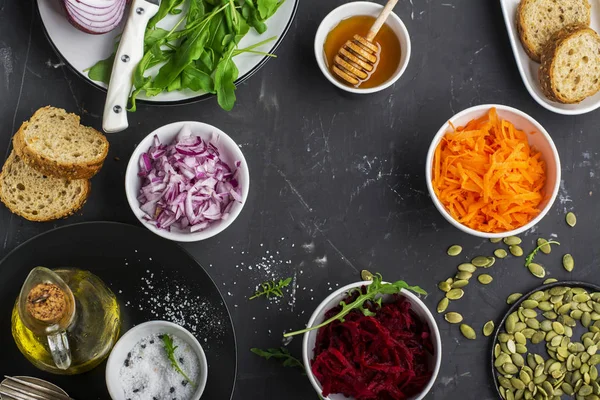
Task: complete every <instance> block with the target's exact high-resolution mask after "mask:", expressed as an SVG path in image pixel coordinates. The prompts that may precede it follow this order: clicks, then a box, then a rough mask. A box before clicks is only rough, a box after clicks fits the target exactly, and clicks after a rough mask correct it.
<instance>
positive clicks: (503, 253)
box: [494, 249, 508, 258]
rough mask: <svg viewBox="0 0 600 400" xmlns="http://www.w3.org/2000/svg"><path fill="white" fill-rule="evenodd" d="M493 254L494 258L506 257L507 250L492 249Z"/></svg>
mask: <svg viewBox="0 0 600 400" xmlns="http://www.w3.org/2000/svg"><path fill="white" fill-rule="evenodd" d="M494 255H495V256H496V258H506V256H508V252H507V251H506V250H504V249H496V250H494Z"/></svg>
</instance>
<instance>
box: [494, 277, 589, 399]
mask: <svg viewBox="0 0 600 400" xmlns="http://www.w3.org/2000/svg"><path fill="white" fill-rule="evenodd" d="M555 286H569V287H581V288H584V289H587V290H588V291H592V292H600V286H598V285H594V284H593V283H587V282H580V281H559V282H553V283H549V284H547V285H541V286H538V287H536V288H535V289H533V290H532V291H530V292H528V293H525V294H524V295H523V296H521V297H520V298H519V300H517V301H516V302H515V303H513V304H512V305H511V307H510V308H509V309H508V311H507V312H506V313H505V314H504V316H503V317H502V320H501V321H500V323H499V324H498V325H497V328H496V331H495V332H494V337H493V340H492V349H491V352H490V360H491V363H490V367H491V369H490V371H491V373H492V379H493V381H494V387H495V388H496V393H498V398H499V399H502V396H501V395H500V390H498V378H497V377H496V368H495V367H494V346H495V345H496V342H497V341H498V334H500V333H501V332H504V323H505V322H506V318H507V317H508V316H509V315H510V314H512V313H513V312H514V311H516V310H517V309H518V308H519V306H520V305H521V303H522V302H523V301H524V300H527V298H528V297H529V296H531V295H532V294H533V293H535V292H537V291H538V290H546V289H550V288H553V287H555ZM573 336H576V333H574V334H573ZM542 343H546V342H542ZM540 345H541V344H540ZM536 346H537V345H536ZM543 347H544V346H542V347H540V348H543ZM540 354H542V353H540ZM543 354H547V353H546V350H544V351H543Z"/></svg>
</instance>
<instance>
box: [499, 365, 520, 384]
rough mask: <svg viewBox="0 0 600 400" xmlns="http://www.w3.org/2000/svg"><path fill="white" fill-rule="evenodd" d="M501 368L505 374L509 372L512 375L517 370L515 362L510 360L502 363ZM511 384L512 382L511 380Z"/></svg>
mask: <svg viewBox="0 0 600 400" xmlns="http://www.w3.org/2000/svg"><path fill="white" fill-rule="evenodd" d="M502 369H503V370H504V372H506V373H507V374H510V375H514V374H516V373H518V372H519V369H518V368H517V366H516V365H515V364H513V363H512V362H509V363H506V364H502ZM511 384H512V382H511Z"/></svg>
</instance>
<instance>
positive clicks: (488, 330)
mask: <svg viewBox="0 0 600 400" xmlns="http://www.w3.org/2000/svg"><path fill="white" fill-rule="evenodd" d="M492 332H494V321H488V322H486V323H485V325H483V336H490V335H491V334H492Z"/></svg>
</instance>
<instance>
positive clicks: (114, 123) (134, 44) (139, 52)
mask: <svg viewBox="0 0 600 400" xmlns="http://www.w3.org/2000/svg"><path fill="white" fill-rule="evenodd" d="M157 12H158V6H157V5H156V4H152V3H150V2H148V1H146V0H134V1H133V3H132V4H131V10H130V11H129V17H128V18H127V24H126V25H125V29H124V30H123V34H122V35H121V43H120V44H119V48H118V50H117V53H116V54H115V62H114V64H113V68H112V72H111V75H110V83H109V85H108V93H107V94H106V103H105V104H104V117H103V120H102V129H104V132H106V133H114V132H120V131H123V130H125V129H127V127H128V126H129V123H128V122H127V101H128V99H129V95H130V94H131V87H132V85H133V71H134V70H135V67H136V66H137V65H138V63H139V62H140V61H141V60H142V57H143V56H144V34H145V32H146V27H147V26H148V21H149V20H150V18H152V17H153V16H154V15H155V14H156V13H157Z"/></svg>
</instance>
